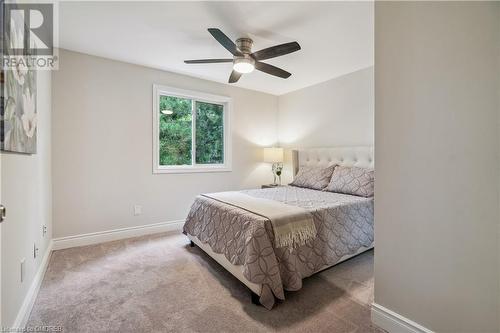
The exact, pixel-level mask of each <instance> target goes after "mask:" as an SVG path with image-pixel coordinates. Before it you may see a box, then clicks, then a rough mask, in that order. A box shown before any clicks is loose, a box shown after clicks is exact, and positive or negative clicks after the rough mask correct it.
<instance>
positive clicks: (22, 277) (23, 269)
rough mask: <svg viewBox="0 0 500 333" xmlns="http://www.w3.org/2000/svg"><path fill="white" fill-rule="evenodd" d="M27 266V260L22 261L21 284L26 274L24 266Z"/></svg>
mask: <svg viewBox="0 0 500 333" xmlns="http://www.w3.org/2000/svg"><path fill="white" fill-rule="evenodd" d="M25 264H26V259H25V258H23V259H21V271H20V273H21V283H22V282H23V281H24V272H25V267H24V266H25Z"/></svg>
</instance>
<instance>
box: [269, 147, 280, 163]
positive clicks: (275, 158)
mask: <svg viewBox="0 0 500 333" xmlns="http://www.w3.org/2000/svg"><path fill="white" fill-rule="evenodd" d="M264 162H267V163H283V148H264Z"/></svg>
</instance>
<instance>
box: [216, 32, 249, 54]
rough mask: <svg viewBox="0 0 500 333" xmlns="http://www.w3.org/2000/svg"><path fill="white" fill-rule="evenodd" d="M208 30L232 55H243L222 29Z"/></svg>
mask: <svg viewBox="0 0 500 333" xmlns="http://www.w3.org/2000/svg"><path fill="white" fill-rule="evenodd" d="M208 32H210V34H211V35H212V36H213V37H214V38H215V39H216V40H217V41H218V42H219V43H220V44H221V45H222V46H224V47H225V48H226V49H227V50H228V51H229V52H231V54H232V55H235V56H241V55H243V54H242V53H241V52H240V51H239V50H238V48H237V47H236V44H234V43H233V41H232V40H231V39H229V37H227V36H226V35H225V34H224V33H223V32H222V31H220V30H219V29H217V28H208Z"/></svg>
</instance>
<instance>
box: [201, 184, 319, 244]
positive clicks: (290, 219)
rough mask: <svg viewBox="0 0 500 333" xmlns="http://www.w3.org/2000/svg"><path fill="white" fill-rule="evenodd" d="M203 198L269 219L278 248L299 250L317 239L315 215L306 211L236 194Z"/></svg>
mask: <svg viewBox="0 0 500 333" xmlns="http://www.w3.org/2000/svg"><path fill="white" fill-rule="evenodd" d="M202 195H203V196H205V197H208V198H212V199H215V200H218V201H221V202H224V203H227V204H229V205H232V206H235V207H239V208H242V209H245V210H247V211H249V212H252V213H254V214H257V215H260V216H262V217H265V218H267V219H268V220H269V221H271V224H272V226H273V231H274V240H275V244H276V247H291V248H296V247H299V246H302V245H304V244H305V243H306V242H307V241H309V240H311V239H314V237H316V227H315V225H314V220H313V217H312V214H311V213H310V212H308V211H307V210H305V209H304V208H301V207H297V206H291V205H287V204H284V203H281V202H279V201H274V200H268V199H262V198H255V197H252V196H249V195H248V194H244V193H241V192H234V191H230V192H219V193H210V194H202Z"/></svg>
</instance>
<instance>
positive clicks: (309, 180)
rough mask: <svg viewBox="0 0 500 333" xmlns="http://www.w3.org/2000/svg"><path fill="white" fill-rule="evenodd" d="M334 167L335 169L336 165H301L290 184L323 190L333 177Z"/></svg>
mask: <svg viewBox="0 0 500 333" xmlns="http://www.w3.org/2000/svg"><path fill="white" fill-rule="evenodd" d="M333 169H335V165H332V166H329V167H307V166H303V167H300V169H299V172H297V175H296V176H295V179H294V180H293V182H291V183H290V184H289V185H292V186H298V187H306V188H311V189H313V190H322V189H324V188H325V187H326V186H327V185H328V182H329V181H330V178H332V173H333Z"/></svg>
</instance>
